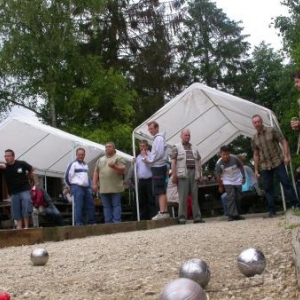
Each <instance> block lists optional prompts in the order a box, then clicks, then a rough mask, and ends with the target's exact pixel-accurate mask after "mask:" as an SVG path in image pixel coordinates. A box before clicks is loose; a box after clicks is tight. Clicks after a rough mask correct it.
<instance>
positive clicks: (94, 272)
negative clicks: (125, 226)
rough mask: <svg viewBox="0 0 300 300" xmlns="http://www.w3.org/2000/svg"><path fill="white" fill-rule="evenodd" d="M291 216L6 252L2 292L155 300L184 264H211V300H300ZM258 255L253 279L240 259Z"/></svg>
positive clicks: (17, 298)
mask: <svg viewBox="0 0 300 300" xmlns="http://www.w3.org/2000/svg"><path fill="white" fill-rule="evenodd" d="M285 220H286V219H285V217H284V216H280V217H277V218H273V219H263V218H262V217H257V218H249V219H247V220H245V221H236V222H226V221H224V220H223V221H222V220H218V219H214V220H209V221H207V222H206V223H205V224H192V223H191V224H186V225H180V226H179V225H178V226H172V227H165V228H160V229H154V230H147V231H138V232H129V233H119V234H113V235H107V236H99V237H89V238H84V239H76V240H68V241H63V242H51V243H45V244H39V245H34V246H22V247H10V248H4V249H0V257H1V261H0V269H1V282H0V290H3V291H7V292H9V293H10V294H11V296H12V300H24V299H31V300H35V299H36V300H41V299H47V300H70V299H74V300H100V299H101V300H113V299H115V300H130V299H139V300H141V299H142V300H144V299H145V300H152V299H153V300H154V299H158V296H159V293H160V292H161V290H162V288H163V287H164V285H165V284H167V283H168V282H170V281H171V280H173V279H176V278H177V277H178V270H179V268H180V266H181V264H182V263H183V262H184V261H186V260H188V259H191V258H200V259H203V260H205V261H206V262H207V263H208V265H209V266H210V269H211V280H210V282H209V284H208V285H207V287H206V292H207V295H208V297H209V299H210V300H214V299H218V300H226V299H241V300H242V299H243V300H245V299H254V300H271V299H272V300H273V299H276V300H277V299H284V300H289V299H299V296H298V293H299V292H298V289H297V282H296V276H295V267H294V264H293V259H292V246H291V233H290V230H289V229H288V226H287V224H286V221H285ZM250 247H255V248H258V249H260V250H261V251H262V252H263V253H264V255H265V257H266V260H267V266H266V269H265V272H264V273H263V274H262V275H256V276H254V277H252V278H247V277H245V276H244V275H242V274H241V273H240V272H239V270H238V268H237V257H238V255H239V254H240V253H241V251H243V250H245V249H247V248H250ZM34 248H45V249H46V250H47V251H48V252H49V255H50V259H49V261H48V263H47V264H46V266H42V267H35V266H32V264H31V261H30V253H31V251H32V250H33V249H34Z"/></svg>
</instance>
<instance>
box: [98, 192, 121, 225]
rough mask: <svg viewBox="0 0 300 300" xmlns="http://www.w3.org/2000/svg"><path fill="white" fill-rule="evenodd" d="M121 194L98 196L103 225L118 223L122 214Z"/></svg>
mask: <svg viewBox="0 0 300 300" xmlns="http://www.w3.org/2000/svg"><path fill="white" fill-rule="evenodd" d="M121 196H122V194H121V193H107V194H100V198H101V202H102V205H103V213H104V221H105V223H120V222H121V214H122V205H121Z"/></svg>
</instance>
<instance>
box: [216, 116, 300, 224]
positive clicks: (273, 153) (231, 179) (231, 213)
mask: <svg viewBox="0 0 300 300" xmlns="http://www.w3.org/2000/svg"><path fill="white" fill-rule="evenodd" d="M252 124H253V126H254V128H255V129H256V133H255V134H254V136H253V138H252V141H251V146H252V150H253V161H254V174H255V177H256V178H259V177H260V173H261V174H262V177H263V181H264V191H265V197H266V200H267V205H268V217H270V218H272V217H274V216H275V215H276V208H275V200H274V175H276V177H277V178H278V180H279V182H280V183H281V185H282V187H283V190H284V195H285V197H287V199H288V200H289V202H290V203H291V205H292V206H293V207H299V206H300V202H299V199H298V196H297V193H296V192H295V190H294V188H293V185H292V183H291V181H290V179H289V176H288V173H287V168H286V166H287V165H288V164H289V163H290V159H291V158H290V151H289V146H288V142H287V140H286V139H285V138H284V136H283V135H282V133H280V132H279V131H278V130H276V129H275V128H273V127H265V126H264V125H263V120H262V118H261V116H260V115H254V116H253V117H252ZM280 145H281V146H282V150H283V151H282V150H281V147H280ZM220 155H221V158H220V160H219V161H218V162H217V165H216V172H217V180H218V184H219V192H220V193H223V192H224V190H225V191H226V193H227V214H228V221H234V220H243V219H244V217H242V216H241V215H240V214H239V212H240V210H239V203H240V200H241V196H242V194H241V192H242V185H243V184H245V182H246V171H245V167H244V166H243V163H242V161H241V160H240V159H239V158H238V157H237V156H235V155H232V154H230V150H229V148H228V147H227V146H223V147H221V149H220ZM254 183H255V182H254Z"/></svg>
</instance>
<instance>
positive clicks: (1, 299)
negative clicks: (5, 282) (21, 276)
mask: <svg viewBox="0 0 300 300" xmlns="http://www.w3.org/2000/svg"><path fill="white" fill-rule="evenodd" d="M0 300H10V294H9V293H6V292H2V293H0Z"/></svg>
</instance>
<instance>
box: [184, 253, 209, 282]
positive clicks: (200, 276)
mask: <svg viewBox="0 0 300 300" xmlns="http://www.w3.org/2000/svg"><path fill="white" fill-rule="evenodd" d="M179 277H181V278H189V279H192V280H194V281H195V282H197V283H198V284H200V286H201V287H202V288H205V287H206V285H207V284H208V282H209V280H210V269H209V266H208V264H207V263H206V262H205V261H204V260H201V259H197V258H193V259H190V260H187V261H186V262H184V263H183V264H182V266H181V267H180V269H179Z"/></svg>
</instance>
